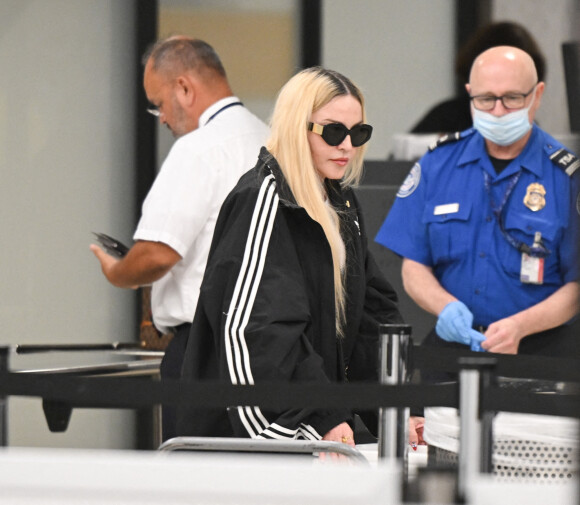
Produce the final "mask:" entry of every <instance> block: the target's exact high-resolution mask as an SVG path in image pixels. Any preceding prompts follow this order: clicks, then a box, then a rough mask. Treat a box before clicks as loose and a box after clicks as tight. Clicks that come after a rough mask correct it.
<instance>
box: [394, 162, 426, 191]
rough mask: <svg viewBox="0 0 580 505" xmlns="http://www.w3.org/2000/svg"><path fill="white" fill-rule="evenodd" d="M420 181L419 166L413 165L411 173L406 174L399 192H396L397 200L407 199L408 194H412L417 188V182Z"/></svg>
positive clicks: (417, 164)
mask: <svg viewBox="0 0 580 505" xmlns="http://www.w3.org/2000/svg"><path fill="white" fill-rule="evenodd" d="M420 181H421V165H419V163H415V164H414V165H413V168H411V171H410V172H409V173H408V174H407V177H406V178H405V180H404V181H403V184H401V187H400V188H399V191H397V196H398V197H399V198H407V197H408V196H409V195H410V194H412V193H413V191H415V190H416V189H417V186H419V182H420Z"/></svg>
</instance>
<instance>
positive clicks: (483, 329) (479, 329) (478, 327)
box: [473, 324, 487, 333]
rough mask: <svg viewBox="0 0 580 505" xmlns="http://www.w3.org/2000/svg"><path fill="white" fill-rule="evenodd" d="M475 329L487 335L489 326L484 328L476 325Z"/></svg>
mask: <svg viewBox="0 0 580 505" xmlns="http://www.w3.org/2000/svg"><path fill="white" fill-rule="evenodd" d="M473 329H474V330H475V331H478V332H479V333H485V332H486V331H487V326H482V325H481V324H474V325H473Z"/></svg>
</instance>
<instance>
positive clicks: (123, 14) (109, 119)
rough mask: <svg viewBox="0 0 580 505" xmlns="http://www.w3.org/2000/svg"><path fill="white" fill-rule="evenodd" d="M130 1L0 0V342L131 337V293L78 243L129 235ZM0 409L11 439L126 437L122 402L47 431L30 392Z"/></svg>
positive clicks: (127, 442)
mask: <svg viewBox="0 0 580 505" xmlns="http://www.w3.org/2000/svg"><path fill="white" fill-rule="evenodd" d="M133 4H134V2H133V1H130V0H123V1H118V0H50V1H47V0H2V2H0V33H1V35H0V68H1V69H2V71H1V72H0V174H1V183H0V216H1V217H0V236H1V237H2V238H1V239H0V240H1V243H2V253H1V258H2V261H1V262H0V344H1V345H8V344H10V345H12V344H30V343H50V344H58V343H98V342H110V341H118V340H128V339H131V338H133V337H134V327H135V321H134V310H133V306H134V305H133V303H134V302H133V300H134V293H133V292H126V291H121V290H118V289H115V288H113V287H112V286H110V285H109V284H108V283H107V282H106V281H105V280H104V278H103V277H102V275H101V272H100V268H99V267H98V263H97V261H96V258H94V256H93V255H92V253H91V252H90V251H89V244H90V243H91V240H92V236H91V231H104V232H107V233H111V234H112V235H115V236H118V237H119V238H121V237H122V238H125V239H130V237H131V234H132V228H133V186H134V184H133V170H134V169H133V150H134V140H133V139H134V128H133V118H132V112H133V109H132V107H133V83H132V71H131V69H132V64H133V45H132V44H133V30H134V27H133V21H132V16H133V12H132V11H133V8H134V5H133ZM44 361H46V359H45V360H44ZM20 363H22V360H18V359H16V358H14V359H13V360H12V364H13V367H17V366H18V365H19V364H20ZM27 363H28V362H27ZM9 409H10V418H9V421H10V427H9V442H10V444H11V445H25V446H43V445H49V446H61V445H62V446H73V447H128V446H131V445H132V442H133V440H132V438H133V435H132V431H133V427H132V425H133V423H132V422H130V420H131V419H132V418H133V413H132V412H130V411H103V410H81V411H75V412H74V413H73V416H72V420H71V425H70V428H69V430H68V431H67V432H66V433H64V434H58V435H53V434H51V433H50V432H49V431H48V429H47V427H46V423H45V421H44V418H43V415H42V410H41V405H40V401H39V400H32V399H22V398H14V397H12V398H11V399H10V403H9Z"/></svg>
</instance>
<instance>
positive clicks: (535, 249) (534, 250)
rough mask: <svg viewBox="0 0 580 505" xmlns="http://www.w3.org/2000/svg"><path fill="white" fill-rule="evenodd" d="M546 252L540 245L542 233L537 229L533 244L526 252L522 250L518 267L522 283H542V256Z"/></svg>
mask: <svg viewBox="0 0 580 505" xmlns="http://www.w3.org/2000/svg"><path fill="white" fill-rule="evenodd" d="M545 252H547V251H546V249H545V247H544V246H543V245H542V234H541V233H540V232H539V231H537V232H536V234H535V235H534V244H533V245H532V247H531V248H530V251H529V253H528V252H522V265H521V267H520V280H521V281H522V282H523V283H524V284H543V283H544V257H543V253H545Z"/></svg>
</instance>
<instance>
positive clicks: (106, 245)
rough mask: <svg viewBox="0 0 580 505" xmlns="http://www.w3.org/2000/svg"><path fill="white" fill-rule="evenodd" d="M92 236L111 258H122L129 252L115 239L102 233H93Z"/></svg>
mask: <svg viewBox="0 0 580 505" xmlns="http://www.w3.org/2000/svg"><path fill="white" fill-rule="evenodd" d="M93 235H94V236H95V237H97V242H99V244H101V246H102V247H103V249H104V250H105V251H106V252H107V253H108V254H110V255H111V256H115V257H117V258H122V257H123V256H125V254H127V253H128V252H129V248H128V247H127V246H126V245H125V244H123V243H122V242H120V241H119V240H117V239H116V238H113V237H109V235H105V234H104V233H95V232H93Z"/></svg>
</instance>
